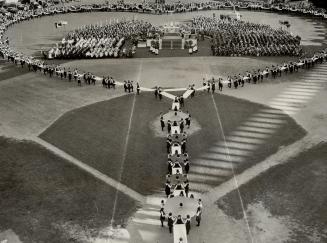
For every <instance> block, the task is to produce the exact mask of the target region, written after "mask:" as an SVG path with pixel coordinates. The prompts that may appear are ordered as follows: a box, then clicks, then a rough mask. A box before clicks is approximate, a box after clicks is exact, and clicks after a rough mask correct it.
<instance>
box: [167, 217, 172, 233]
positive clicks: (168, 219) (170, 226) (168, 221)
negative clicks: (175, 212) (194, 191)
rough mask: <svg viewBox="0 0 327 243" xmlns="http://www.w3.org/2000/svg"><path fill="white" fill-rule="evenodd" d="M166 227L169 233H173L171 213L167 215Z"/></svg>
mask: <svg viewBox="0 0 327 243" xmlns="http://www.w3.org/2000/svg"><path fill="white" fill-rule="evenodd" d="M167 226H168V229H169V233H173V226H174V219H173V216H172V213H169V214H168V218H167Z"/></svg>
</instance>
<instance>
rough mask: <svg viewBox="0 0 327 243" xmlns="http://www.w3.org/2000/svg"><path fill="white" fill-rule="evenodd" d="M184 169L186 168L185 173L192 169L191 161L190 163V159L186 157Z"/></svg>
mask: <svg viewBox="0 0 327 243" xmlns="http://www.w3.org/2000/svg"><path fill="white" fill-rule="evenodd" d="M184 170H185V173H186V174H188V172H189V170H190V163H189V161H188V159H185V161H184Z"/></svg>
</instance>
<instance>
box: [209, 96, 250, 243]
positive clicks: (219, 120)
mask: <svg viewBox="0 0 327 243" xmlns="http://www.w3.org/2000/svg"><path fill="white" fill-rule="evenodd" d="M211 98H212V102H213V104H214V107H215V110H216V115H217V120H218V123H219V127H220V130H221V133H222V136H223V139H224V144H225V149H226V154H227V156H228V160H229V161H231V156H230V152H229V148H228V145H227V142H226V137H225V132H224V129H223V125H222V122H221V119H220V115H219V111H218V107H217V104H216V101H215V99H214V97H213V94H211ZM230 166H231V170H232V172H233V180H234V183H235V187H236V190H237V193H238V196H239V198H240V203H241V207H242V211H243V216H244V220H245V222H246V226H247V229H248V231H249V235H250V238H251V242H252V243H254V242H255V241H254V238H253V235H252V232H251V229H250V225H249V221H248V217H247V215H246V212H245V208H244V203H243V199H242V195H241V192H240V190H239V186H238V181H237V179H236V176H235V171H234V165H233V163H230Z"/></svg>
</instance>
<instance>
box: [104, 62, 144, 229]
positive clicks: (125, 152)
mask: <svg viewBox="0 0 327 243" xmlns="http://www.w3.org/2000/svg"><path fill="white" fill-rule="evenodd" d="M142 64H143V61H141V62H140V66H139V71H138V75H137V82H139V81H140V77H141V73H142ZM135 101H136V94H135V93H134V95H133V103H132V108H131V114H130V116H129V122H128V128H127V135H126V139H125V144H124V150H123V158H122V161H121V165H120V174H119V177H118V182H119V183H120V181H121V178H122V175H123V172H124V165H125V161H126V155H127V149H128V142H129V137H130V133H131V128H132V122H133V115H134V108H135ZM119 191H120V190H119V185H118V186H117V190H116V193H115V200H114V207H113V213H112V217H111V221H110V222H111V223H113V220H114V218H115V214H116V208H117V199H118V192H119Z"/></svg>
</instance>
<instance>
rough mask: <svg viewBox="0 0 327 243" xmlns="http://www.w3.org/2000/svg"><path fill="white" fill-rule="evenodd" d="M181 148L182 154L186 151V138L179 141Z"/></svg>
mask: <svg viewBox="0 0 327 243" xmlns="http://www.w3.org/2000/svg"><path fill="white" fill-rule="evenodd" d="M181 149H182V154H184V153H186V140H184V139H183V140H182V142H181Z"/></svg>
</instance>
